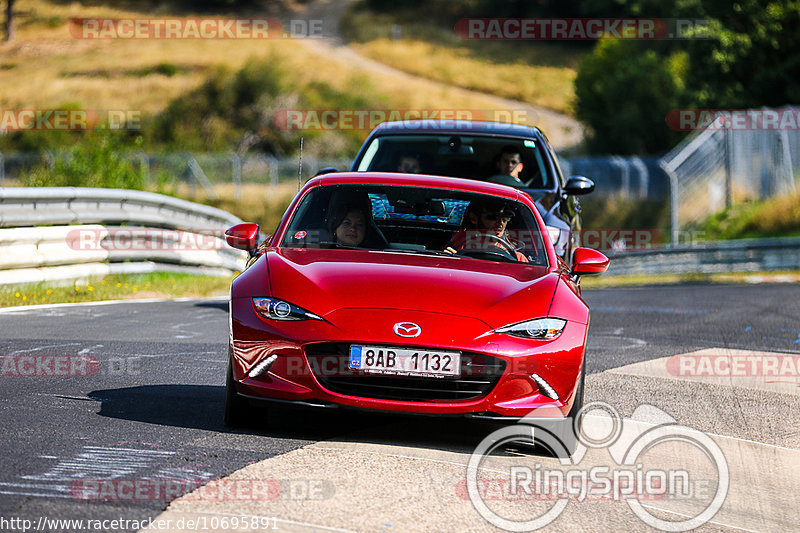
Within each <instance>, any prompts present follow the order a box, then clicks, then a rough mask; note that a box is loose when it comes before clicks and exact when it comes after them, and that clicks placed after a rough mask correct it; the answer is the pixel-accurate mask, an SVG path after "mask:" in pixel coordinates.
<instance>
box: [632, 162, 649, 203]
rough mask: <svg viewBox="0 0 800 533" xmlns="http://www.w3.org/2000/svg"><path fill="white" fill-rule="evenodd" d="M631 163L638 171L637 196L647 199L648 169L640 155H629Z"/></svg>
mask: <svg viewBox="0 0 800 533" xmlns="http://www.w3.org/2000/svg"><path fill="white" fill-rule="evenodd" d="M631 164H632V165H633V166H634V167H636V169H637V170H638V171H639V198H640V199H647V197H648V196H649V189H650V171H648V170H647V165H645V164H644V161H642V158H641V157H631Z"/></svg>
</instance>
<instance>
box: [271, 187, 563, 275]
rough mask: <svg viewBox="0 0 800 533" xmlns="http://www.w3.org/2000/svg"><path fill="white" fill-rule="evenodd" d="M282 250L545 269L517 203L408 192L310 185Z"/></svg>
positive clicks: (535, 231) (532, 223) (540, 247)
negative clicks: (389, 254)
mask: <svg viewBox="0 0 800 533" xmlns="http://www.w3.org/2000/svg"><path fill="white" fill-rule="evenodd" d="M281 246H283V247H288V248H332V249H367V250H381V251H394V252H403V253H415V254H433V255H454V256H455V255H458V256H464V257H471V258H475V259H483V260H491V261H503V262H520V263H531V264H536V265H542V266H547V265H548V261H547V255H546V252H545V248H544V244H543V241H542V236H541V232H540V231H539V226H538V224H537V221H536V219H535V217H534V215H533V213H531V211H530V209H529V208H528V207H527V206H526V205H525V204H523V203H520V202H517V201H513V200H507V199H502V198H498V197H495V196H489V195H484V194H476V193H466V192H460V191H451V190H444V189H432V188H423V187H410V186H396V185H392V186H379V185H328V186H321V187H316V188H314V189H312V190H311V191H309V193H308V194H306V196H305V197H304V198H303V200H302V201H301V202H300V204H299V205H298V207H297V209H296V210H295V212H294V215H293V217H292V219H291V220H290V221H289V225H288V228H287V231H286V233H285V234H284V237H283V240H282V242H281Z"/></svg>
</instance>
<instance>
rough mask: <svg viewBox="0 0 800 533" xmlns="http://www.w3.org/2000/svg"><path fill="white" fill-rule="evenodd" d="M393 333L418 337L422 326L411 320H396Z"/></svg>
mask: <svg viewBox="0 0 800 533" xmlns="http://www.w3.org/2000/svg"><path fill="white" fill-rule="evenodd" d="M394 333H395V335H400V336H401V337H419V334H420V333H422V328H421V327H419V326H418V325H416V324H414V323H413V322H398V323H397V324H395V325H394Z"/></svg>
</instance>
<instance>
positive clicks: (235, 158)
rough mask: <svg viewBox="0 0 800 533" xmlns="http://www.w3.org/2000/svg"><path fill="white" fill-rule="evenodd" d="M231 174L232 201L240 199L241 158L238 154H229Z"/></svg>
mask: <svg viewBox="0 0 800 533" xmlns="http://www.w3.org/2000/svg"><path fill="white" fill-rule="evenodd" d="M229 159H230V161H231V172H232V173H233V199H234V200H236V201H237V202H238V201H239V200H241V199H242V158H241V157H239V154H231V155H230V158H229Z"/></svg>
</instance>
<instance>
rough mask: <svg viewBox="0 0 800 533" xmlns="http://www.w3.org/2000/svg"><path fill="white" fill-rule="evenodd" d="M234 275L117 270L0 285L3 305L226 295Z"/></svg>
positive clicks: (0, 299)
mask: <svg viewBox="0 0 800 533" xmlns="http://www.w3.org/2000/svg"><path fill="white" fill-rule="evenodd" d="M231 279H232V278H227V277H216V276H201V275H195V274H180V273H171V272H156V273H152V274H114V275H110V276H105V277H103V278H93V279H91V280H90V281H89V282H88V283H80V284H78V283H76V284H74V285H69V286H53V284H50V283H35V284H26V285H16V286H3V287H0V307H13V306H22V305H37V304H55V303H68V302H96V301H102V300H124V299H136V298H180V297H204V296H224V295H226V294H227V293H228V290H229V288H230V284H231Z"/></svg>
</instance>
